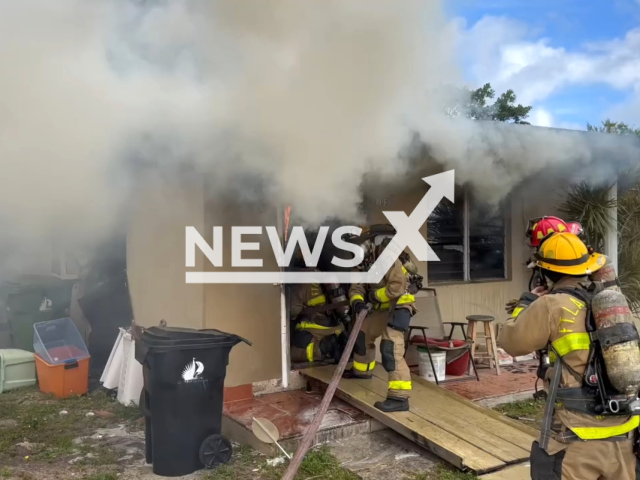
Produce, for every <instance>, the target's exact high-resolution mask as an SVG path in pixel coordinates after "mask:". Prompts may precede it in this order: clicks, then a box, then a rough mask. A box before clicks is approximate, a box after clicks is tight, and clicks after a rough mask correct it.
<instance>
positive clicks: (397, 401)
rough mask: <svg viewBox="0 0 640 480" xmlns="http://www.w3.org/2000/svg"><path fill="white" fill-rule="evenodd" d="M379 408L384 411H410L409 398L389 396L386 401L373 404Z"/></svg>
mask: <svg viewBox="0 0 640 480" xmlns="http://www.w3.org/2000/svg"><path fill="white" fill-rule="evenodd" d="M373 406H374V407H376V408H377V409H378V410H381V411H383V412H389V413H390V412H408V411H409V399H408V398H397V397H387V399H386V400H385V401H384V402H376V403H374V404H373Z"/></svg>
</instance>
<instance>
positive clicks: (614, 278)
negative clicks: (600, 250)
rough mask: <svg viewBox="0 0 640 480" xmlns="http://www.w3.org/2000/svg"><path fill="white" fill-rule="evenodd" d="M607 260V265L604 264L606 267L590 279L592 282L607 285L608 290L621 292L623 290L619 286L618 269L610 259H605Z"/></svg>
mask: <svg viewBox="0 0 640 480" xmlns="http://www.w3.org/2000/svg"><path fill="white" fill-rule="evenodd" d="M605 259H606V263H605V264H604V266H603V267H602V268H600V269H599V270H598V271H596V272H594V273H592V274H591V275H590V276H589V279H590V280H591V281H592V282H602V283H604V284H606V285H607V286H606V287H605V289H606V290H614V291H616V292H620V291H621V290H620V287H619V286H618V275H617V274H616V269H615V267H614V266H613V263H612V262H611V260H610V259H609V257H605Z"/></svg>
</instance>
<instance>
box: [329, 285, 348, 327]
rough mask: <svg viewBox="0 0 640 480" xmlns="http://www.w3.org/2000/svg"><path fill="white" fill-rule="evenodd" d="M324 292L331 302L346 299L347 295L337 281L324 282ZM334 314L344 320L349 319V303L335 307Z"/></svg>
mask: <svg viewBox="0 0 640 480" xmlns="http://www.w3.org/2000/svg"><path fill="white" fill-rule="evenodd" d="M325 287H326V292H327V296H328V297H329V301H330V302H331V303H340V302H344V301H346V300H347V296H346V295H345V293H344V289H343V288H342V285H340V284H339V283H326V284H325ZM335 312H336V314H337V315H338V316H339V317H340V318H341V319H342V320H343V321H345V322H348V321H349V305H345V306H344V307H340V308H337V309H336V310H335Z"/></svg>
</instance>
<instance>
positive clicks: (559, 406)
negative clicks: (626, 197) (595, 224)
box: [498, 232, 640, 480]
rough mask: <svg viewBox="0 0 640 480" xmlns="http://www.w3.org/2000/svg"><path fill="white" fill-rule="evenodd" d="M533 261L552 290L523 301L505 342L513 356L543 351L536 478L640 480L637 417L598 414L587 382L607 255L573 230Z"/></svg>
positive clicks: (548, 242)
mask: <svg viewBox="0 0 640 480" xmlns="http://www.w3.org/2000/svg"><path fill="white" fill-rule="evenodd" d="M534 257H535V262H536V268H539V269H540V273H541V274H542V277H543V279H544V282H545V285H543V286H538V287H536V288H534V289H533V290H532V291H531V292H526V293H524V294H523V295H522V296H521V297H520V300H519V302H518V305H517V306H516V308H515V309H514V311H513V315H512V318H510V319H509V320H508V321H507V322H506V323H505V324H504V325H503V327H502V329H501V331H500V335H499V337H498V344H499V345H500V346H501V347H502V348H503V349H504V350H505V351H506V352H507V353H508V354H509V355H512V356H518V355H526V354H529V353H532V352H534V351H538V352H539V355H540V356H541V358H543V359H545V361H541V365H540V369H539V371H538V375H539V377H540V378H541V379H542V380H543V382H544V389H545V391H546V393H547V406H546V409H545V418H544V419H543V425H542V434H541V436H540V440H539V441H536V442H534V443H533V445H532V449H531V458H530V463H531V478H532V479H533V480H538V479H552V478H555V479H562V480H632V479H636V478H640V477H637V476H636V475H637V473H636V468H637V461H636V456H635V453H634V448H633V443H634V435H635V431H637V428H638V424H639V418H638V416H636V415H627V414H624V415H617V416H616V415H613V416H611V415H607V416H601V415H598V414H596V412H595V411H593V408H591V407H590V405H593V404H594V402H592V401H591V399H590V397H589V395H592V393H590V392H591V391H592V390H589V389H588V388H587V386H588V384H587V383H586V381H588V380H590V379H592V377H591V373H590V372H591V370H590V365H591V363H590V362H593V360H592V358H593V356H592V355H590V352H591V351H592V350H591V337H590V336H589V333H587V332H588V331H589V327H588V325H587V324H588V322H590V321H591V320H590V317H589V315H588V312H589V311H590V300H589V298H590V296H589V291H588V290H587V287H588V285H589V283H590V282H589V280H588V276H589V275H591V274H593V273H594V272H596V271H597V270H599V269H600V268H601V267H602V266H603V265H604V264H605V257H604V256H603V255H600V254H598V253H589V251H588V249H587V247H586V245H585V244H584V243H583V242H582V241H581V240H580V239H579V238H578V237H577V236H576V235H574V234H571V233H566V232H563V233H555V234H553V235H551V236H550V237H548V238H547V239H545V241H544V242H543V244H542V245H541V247H540V249H539V251H538V252H537V253H536V254H535V255H534ZM547 352H548V354H547ZM547 359H548V360H547ZM556 369H558V371H557V375H554V373H556V372H555V370H556ZM586 372H587V373H586ZM591 381H592V380H591Z"/></svg>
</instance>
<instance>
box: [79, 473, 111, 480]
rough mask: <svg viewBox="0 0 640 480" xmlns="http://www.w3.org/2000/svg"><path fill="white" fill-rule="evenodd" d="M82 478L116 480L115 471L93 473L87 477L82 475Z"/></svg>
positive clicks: (88, 479)
mask: <svg viewBox="0 0 640 480" xmlns="http://www.w3.org/2000/svg"><path fill="white" fill-rule="evenodd" d="M83 480H118V474H117V473H112V472H108V473H95V474H93V475H89V476H88V477H84V478H83Z"/></svg>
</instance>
